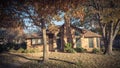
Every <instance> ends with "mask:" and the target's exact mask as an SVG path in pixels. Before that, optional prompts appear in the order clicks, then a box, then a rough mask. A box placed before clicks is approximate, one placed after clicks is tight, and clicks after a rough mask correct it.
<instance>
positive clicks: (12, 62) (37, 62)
mask: <svg viewBox="0 0 120 68" xmlns="http://www.w3.org/2000/svg"><path fill="white" fill-rule="evenodd" d="M16 57H17V58H23V59H26V60H30V61H28V62H25V63H24V62H21V61H19V60H18V59H17V58H16ZM42 58H43V57H40V59H33V58H29V57H26V56H23V55H18V54H12V53H3V54H0V68H22V67H24V68H44V67H45V68H46V67H50V68H54V67H56V68H66V67H69V68H70V67H73V66H75V65H76V64H75V63H73V62H69V61H66V60H60V59H55V58H49V60H54V61H55V62H56V61H59V63H60V64H59V63H54V62H53V61H48V62H46V63H42V62H43V60H42Z"/></svg>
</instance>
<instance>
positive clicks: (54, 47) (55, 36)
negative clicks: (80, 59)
mask: <svg viewBox="0 0 120 68" xmlns="http://www.w3.org/2000/svg"><path fill="white" fill-rule="evenodd" d="M57 34H58V32H57V33H55V34H54V37H53V49H54V50H55V49H56V48H57Z"/></svg>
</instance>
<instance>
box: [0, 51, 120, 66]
mask: <svg viewBox="0 0 120 68" xmlns="http://www.w3.org/2000/svg"><path fill="white" fill-rule="evenodd" d="M119 56H120V53H119V52H118V51H116V52H115V55H112V56H108V55H102V54H93V53H60V52H51V53H49V61H48V62H46V63H41V62H40V61H41V60H42V58H40V57H42V53H2V54H0V66H2V65H4V66H3V67H4V68H5V66H6V65H11V66H15V64H14V63H16V65H18V66H16V68H120V57H119ZM11 62H12V64H11ZM1 68H2V67H1ZM11 68H12V67H11ZM14 68H15V67H14Z"/></svg>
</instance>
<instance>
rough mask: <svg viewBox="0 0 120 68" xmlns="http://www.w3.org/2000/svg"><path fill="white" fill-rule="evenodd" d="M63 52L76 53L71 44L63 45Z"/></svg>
mask: <svg viewBox="0 0 120 68" xmlns="http://www.w3.org/2000/svg"><path fill="white" fill-rule="evenodd" d="M64 51H65V52H69V53H76V51H75V50H74V49H73V48H72V44H71V43H67V44H65V48H64Z"/></svg>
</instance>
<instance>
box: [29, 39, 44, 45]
mask: <svg viewBox="0 0 120 68" xmlns="http://www.w3.org/2000/svg"><path fill="white" fill-rule="evenodd" d="M31 44H32V45H41V44H42V39H40V38H32V39H31Z"/></svg>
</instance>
